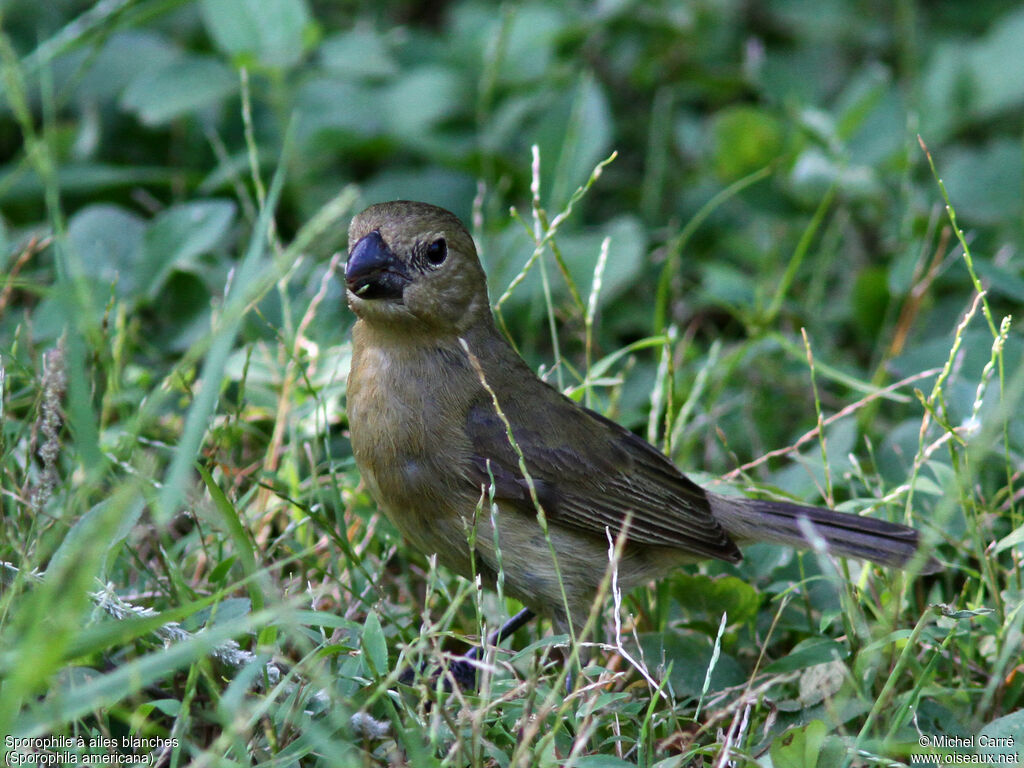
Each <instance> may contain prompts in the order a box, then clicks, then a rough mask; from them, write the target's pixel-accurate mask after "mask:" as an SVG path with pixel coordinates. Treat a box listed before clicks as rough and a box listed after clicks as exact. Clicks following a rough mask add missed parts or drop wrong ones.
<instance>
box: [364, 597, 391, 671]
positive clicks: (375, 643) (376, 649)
mask: <svg viewBox="0 0 1024 768" xmlns="http://www.w3.org/2000/svg"><path fill="white" fill-rule="evenodd" d="M361 645H362V647H363V653H364V654H366V662H367V668H368V670H369V672H370V674H371V675H378V676H380V675H385V674H387V671H388V644H387V641H386V640H385V639H384V629H383V628H382V627H381V625H380V617H379V616H377V612H376V611H370V612H369V613H368V614H366V621H365V622H364V623H363V637H362V643H361Z"/></svg>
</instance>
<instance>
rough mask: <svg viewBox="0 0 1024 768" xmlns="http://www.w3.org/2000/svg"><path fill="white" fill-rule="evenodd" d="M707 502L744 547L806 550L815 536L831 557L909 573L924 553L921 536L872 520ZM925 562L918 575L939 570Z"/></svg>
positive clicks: (755, 502)
mask: <svg viewBox="0 0 1024 768" xmlns="http://www.w3.org/2000/svg"><path fill="white" fill-rule="evenodd" d="M709 497H710V501H711V511H712V513H713V514H714V516H715V518H716V519H717V520H718V522H719V523H720V524H721V525H722V527H723V528H725V530H726V532H728V533H729V535H730V536H732V537H733V538H735V539H736V540H737V543H740V544H742V543H744V542H753V541H766V542H772V543H775V544H785V545H787V546H790V547H797V548H800V549H808V548H810V547H811V546H812V540H813V538H814V537H816V536H817V537H821V539H823V540H824V542H825V546H826V548H827V549H828V551H830V552H832V553H833V554H836V555H841V556H843V557H856V558H860V559H862V560H870V561H871V562H874V563H878V564H879V565H885V566H888V567H891V568H906V567H907V565H908V564H909V563H910V562H911V561H912V560H914V559H915V557H916V556H917V553H918V550H919V548H920V534H919V533H918V532H917V530H915V529H914V528H910V527H908V526H906V525H899V524H897V523H890V522H887V521H885V520H878V519H876V518H873V517H861V516H859V515H851V514H849V513H846V512H836V511H835V510H832V509H823V508H820V507H805V506H801V505H799V504H789V503H787V502H784V501H765V500H762V499H746V498H737V497H732V496H718V495H712V494H709ZM808 526H809V529H810V531H811V536H810V537H809V536H808V535H807V532H808ZM921 559H922V563H921V566H920V571H919V572H920V573H934V572H935V571H938V570H939V569H940V566H939V564H938V562H937V561H936V560H935V559H934V558H931V557H928V558H927V559H924V558H921Z"/></svg>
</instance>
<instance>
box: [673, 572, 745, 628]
mask: <svg viewBox="0 0 1024 768" xmlns="http://www.w3.org/2000/svg"><path fill="white" fill-rule="evenodd" d="M672 597H674V598H675V600H676V601H677V602H678V603H679V605H680V606H682V608H683V610H684V611H686V612H687V614H689V615H694V614H695V615H696V616H695V618H699V619H700V620H702V621H707V622H710V623H711V624H713V625H714V626H718V623H719V622H720V621H721V618H722V613H723V612H724V613H727V614H728V616H729V619H728V621H729V624H730V625H735V624H743V623H746V622H747V621H749V620H750V619H752V618H753V617H754V616H756V615H757V608H758V606H759V605H760V604H761V597H760V596H759V595H758V593H757V590H755V589H754V588H753V587H752V586H750V585H749V584H747V583H746V582H745V581H743V580H742V579H738V578H736V577H735V576H724V577H720V578H715V579H712V578H711V577H710V576H704V575H696V576H690V575H687V574H684V573H677V574H674V575H673V578H672Z"/></svg>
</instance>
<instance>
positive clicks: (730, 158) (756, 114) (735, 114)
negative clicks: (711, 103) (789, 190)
mask: <svg viewBox="0 0 1024 768" xmlns="http://www.w3.org/2000/svg"><path fill="white" fill-rule="evenodd" d="M711 135H712V141H713V143H714V153H713V155H712V164H713V165H714V168H715V174H716V175H717V176H718V178H719V179H721V180H722V181H725V182H730V181H735V180H736V179H739V178H742V177H743V176H746V175H747V174H749V173H753V172H754V171H756V170H757V169H759V168H763V167H764V166H766V165H768V164H769V163H771V162H772V161H773V160H774V159H775V158H776V157H777V156H778V154H779V152H781V151H782V127H781V126H780V124H779V121H778V119H777V118H776V117H775V116H774V115H772V114H770V113H768V112H766V111H764V110H763V109H758V108H756V107H747V106H740V107H727V108H726V109H723V110H721V111H719V112H718V113H717V114H716V115H715V118H714V122H713V123H712V126H711Z"/></svg>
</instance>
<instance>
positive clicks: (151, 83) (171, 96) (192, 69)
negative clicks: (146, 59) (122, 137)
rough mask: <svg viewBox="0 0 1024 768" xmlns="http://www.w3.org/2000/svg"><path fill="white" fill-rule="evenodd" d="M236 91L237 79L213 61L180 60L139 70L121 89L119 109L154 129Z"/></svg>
mask: <svg viewBox="0 0 1024 768" xmlns="http://www.w3.org/2000/svg"><path fill="white" fill-rule="evenodd" d="M237 90H238V78H237V76H236V75H235V73H234V72H232V71H231V69H230V68H229V67H227V66H225V65H224V64H223V63H221V62H220V61H218V60H217V59H214V58H212V57H209V56H197V55H189V56H181V57H179V58H177V59H174V60H173V61H170V62H168V63H166V64H164V65H163V66H158V67H150V68H146V69H143V70H142V72H140V73H139V75H138V76H137V77H136V78H134V79H133V80H132V81H131V83H130V84H129V85H128V87H127V88H126V89H125V92H124V95H123V96H122V97H121V106H122V107H123V108H124V109H127V110H130V111H132V112H135V113H136V114H137V115H138V116H139V119H140V120H141V121H142V122H143V123H146V124H147V125H154V126H155V125H161V124H162V123H166V122H168V121H169V120H173V119H174V118H176V117H181V116H183V115H187V114H189V113H190V112H195V111H196V110H198V109H201V108H203V107H208V106H210V105H213V104H216V103H218V102H219V101H221V100H222V99H224V98H226V97H227V96H230V95H231V94H233V93H234V92H235V91H237Z"/></svg>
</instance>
